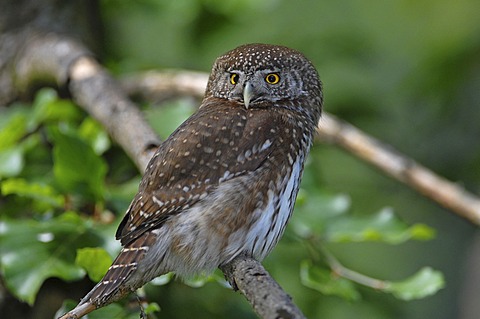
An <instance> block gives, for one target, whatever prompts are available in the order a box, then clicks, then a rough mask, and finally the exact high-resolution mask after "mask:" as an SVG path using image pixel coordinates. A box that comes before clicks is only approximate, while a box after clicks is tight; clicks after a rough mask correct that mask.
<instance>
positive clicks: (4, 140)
mask: <svg viewBox="0 0 480 319" xmlns="http://www.w3.org/2000/svg"><path fill="white" fill-rule="evenodd" d="M2 116H3V114H2ZM10 117H11V118H10V120H9V121H8V123H6V125H4V126H3V127H2V128H0V150H5V149H7V148H10V147H11V146H14V145H16V143H17V142H18V141H19V140H20V139H21V138H22V137H23V136H24V135H25V134H26V133H27V116H26V115H25V114H23V113H15V114H13V115H12V116H10Z"/></svg>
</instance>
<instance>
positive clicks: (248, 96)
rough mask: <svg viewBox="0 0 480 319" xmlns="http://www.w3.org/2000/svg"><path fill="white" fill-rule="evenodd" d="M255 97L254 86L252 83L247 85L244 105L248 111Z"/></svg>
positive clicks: (244, 92) (244, 89)
mask: <svg viewBox="0 0 480 319" xmlns="http://www.w3.org/2000/svg"><path fill="white" fill-rule="evenodd" d="M253 95H254V91H253V86H252V85H251V84H250V82H248V81H247V82H246V83H245V87H244V88H243V103H244V104H245V108H246V109H248V105H249V104H250V100H251V99H252V97H253Z"/></svg>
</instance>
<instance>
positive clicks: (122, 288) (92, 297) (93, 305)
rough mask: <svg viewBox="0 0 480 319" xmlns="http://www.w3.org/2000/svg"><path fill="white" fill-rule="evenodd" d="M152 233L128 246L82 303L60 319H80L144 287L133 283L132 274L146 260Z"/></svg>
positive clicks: (140, 283) (144, 235)
mask: <svg viewBox="0 0 480 319" xmlns="http://www.w3.org/2000/svg"><path fill="white" fill-rule="evenodd" d="M153 236H155V235H154V234H153V233H152V232H149V233H145V234H143V235H142V236H140V237H139V238H137V239H135V240H134V241H133V242H131V243H129V244H128V245H126V246H125V247H124V248H122V250H121V251H120V253H119V254H118V256H117V258H116V259H115V260H114V262H113V263H112V265H111V266H110V268H109V269H108V271H107V273H106V274H105V276H104V277H103V279H102V280H101V281H100V282H99V283H98V284H97V285H96V286H95V287H93V289H92V290H91V291H90V292H89V293H88V294H87V295H86V296H85V297H83V299H82V300H81V301H80V303H79V304H78V305H77V306H76V307H75V308H74V309H72V310H71V311H69V312H67V313H66V314H64V315H63V316H61V317H60V318H59V319H78V318H81V317H83V316H85V315H86V314H88V313H90V312H92V311H94V310H95V309H98V308H101V307H104V306H106V305H108V304H110V303H112V302H114V301H117V300H119V299H121V298H123V297H125V296H126V295H128V294H129V293H130V292H132V291H134V290H136V289H137V288H138V287H140V286H141V285H143V282H139V283H133V282H131V280H130V281H129V279H131V277H132V274H134V272H135V271H136V269H137V265H138V263H139V262H140V261H141V260H142V259H143V258H145V255H146V253H147V251H148V247H149V245H150V244H151V241H152V240H153V239H154V238H152V237H153Z"/></svg>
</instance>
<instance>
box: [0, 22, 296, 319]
mask: <svg viewBox="0 0 480 319" xmlns="http://www.w3.org/2000/svg"><path fill="white" fill-rule="evenodd" d="M26 32H27V33H28V34H27V39H28V41H25V34H23V35H22V37H21V39H22V41H25V45H23V46H18V50H16V52H14V53H13V54H11V55H9V57H11V58H14V59H15V61H8V63H7V64H10V67H11V68H12V69H13V73H12V77H13V78H14V79H16V80H17V82H16V85H12V86H11V88H14V89H13V90H9V92H8V94H9V95H8V98H9V99H10V98H11V96H14V95H19V94H20V92H25V91H27V90H28V89H29V88H31V86H32V82H34V81H36V80H37V79H39V77H41V78H42V79H44V78H48V79H50V81H51V82H53V83H54V84H55V85H57V86H59V87H65V86H68V88H69V91H70V94H71V95H72V98H73V99H74V100H75V101H76V102H77V103H78V105H79V106H81V107H82V108H83V109H85V110H86V111H87V112H88V113H89V114H90V115H92V117H94V118H95V119H97V120H98V121H99V122H100V123H102V125H103V126H104V127H105V128H106V129H107V131H108V132H109V133H110V135H111V136H112V138H113V139H114V140H115V141H116V142H118V143H119V144H120V146H121V147H122V148H123V149H124V150H125V151H126V152H127V154H128V155H129V156H130V158H131V159H132V160H133V161H134V162H135V164H136V165H137V167H138V169H139V170H140V171H141V172H143V171H144V169H145V167H146V166H147V163H148V161H149V159H150V158H151V156H152V154H153V152H154V150H155V148H156V146H158V145H159V143H160V140H159V138H158V137H157V135H156V134H155V133H154V131H153V130H152V129H151V128H150V126H149V125H148V123H147V122H146V121H145V119H144V118H143V116H142V114H141V112H140V111H139V110H138V108H137V107H136V106H135V105H134V104H133V103H132V102H130V100H129V99H128V98H127V97H126V95H125V94H124V93H123V90H122V89H121V88H120V86H118V84H117V83H116V82H115V81H114V80H113V79H112V77H111V76H110V75H109V74H108V72H107V71H106V70H105V69H104V68H103V67H102V66H101V65H100V64H98V63H97V62H96V60H95V59H94V58H92V56H91V55H90V53H89V51H88V50H87V49H86V48H85V47H83V45H82V44H81V43H79V42H77V41H76V40H74V39H72V38H69V37H66V36H61V35H59V34H57V33H52V32H48V33H43V32H37V31H33V30H32V32H31V33H30V31H28V30H27V31H26ZM12 37H13V38H12V39H11V40H12V41H13V42H14V43H18V42H19V41H20V40H19V39H20V38H19V39H17V40H15V39H14V35H12ZM5 69H9V68H5ZM1 75H4V74H1ZM42 81H43V82H45V81H44V80H42ZM12 83H13V82H12ZM15 90H16V92H14V93H12V92H13V91H15ZM0 94H1V92H0ZM0 98H1V96H0ZM222 268H223V269H225V276H226V277H227V278H228V279H229V280H230V282H232V283H235V285H234V287H237V286H238V287H239V288H240V291H241V292H242V293H244V294H245V296H246V297H247V300H248V301H249V302H250V303H251V304H252V307H253V308H254V309H255V311H257V313H258V314H259V315H260V316H262V318H304V317H303V315H302V314H301V312H300V310H298V308H297V307H296V306H295V305H294V304H293V302H292V301H291V298H290V297H289V296H288V295H287V294H286V293H285V292H284V291H283V290H282V288H281V287H280V285H278V284H277V283H276V282H275V281H274V279H273V278H272V277H271V276H270V275H269V274H268V272H267V271H266V270H265V269H264V268H263V266H262V265H261V264H260V263H259V262H258V261H256V260H254V259H252V258H248V257H245V256H241V257H237V258H236V259H234V260H233V261H232V262H231V263H229V264H226V265H224V266H223V267H222Z"/></svg>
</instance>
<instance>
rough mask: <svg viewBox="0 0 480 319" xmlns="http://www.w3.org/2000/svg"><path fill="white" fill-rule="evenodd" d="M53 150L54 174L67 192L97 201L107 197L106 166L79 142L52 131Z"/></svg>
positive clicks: (71, 137)
mask: <svg viewBox="0 0 480 319" xmlns="http://www.w3.org/2000/svg"><path fill="white" fill-rule="evenodd" d="M50 132H51V135H52V136H53V140H54V143H55V146H54V148H53V159H54V166H53V173H54V175H55V179H56V180H57V182H58V183H59V185H60V186H61V187H62V188H64V189H65V190H66V191H69V192H73V193H80V194H83V195H86V196H89V197H93V198H94V199H96V200H99V199H102V198H103V196H104V179H105V175H106V172H107V164H106V163H105V161H104V160H103V158H101V157H99V156H98V155H97V154H95V152H94V151H93V149H92V147H91V146H90V145H88V144H87V143H85V142H84V141H83V140H81V139H80V138H78V137H76V136H73V135H67V134H63V133H61V132H60V131H58V130H53V129H52V130H51V131H50Z"/></svg>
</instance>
